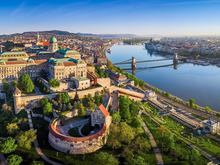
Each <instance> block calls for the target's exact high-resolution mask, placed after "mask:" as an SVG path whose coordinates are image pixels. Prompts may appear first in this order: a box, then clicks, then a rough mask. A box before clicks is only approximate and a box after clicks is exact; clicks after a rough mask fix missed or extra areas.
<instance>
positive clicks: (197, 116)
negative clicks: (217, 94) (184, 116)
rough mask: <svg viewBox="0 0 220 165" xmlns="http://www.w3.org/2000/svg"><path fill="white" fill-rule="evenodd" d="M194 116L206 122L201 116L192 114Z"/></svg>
mask: <svg viewBox="0 0 220 165" xmlns="http://www.w3.org/2000/svg"><path fill="white" fill-rule="evenodd" d="M192 116H194V117H196V118H198V119H200V120H206V118H204V117H202V116H199V115H196V114H192Z"/></svg>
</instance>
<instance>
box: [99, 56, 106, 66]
mask: <svg viewBox="0 0 220 165" xmlns="http://www.w3.org/2000/svg"><path fill="white" fill-rule="evenodd" d="M107 63H108V59H107V58H106V57H98V58H97V64H107Z"/></svg>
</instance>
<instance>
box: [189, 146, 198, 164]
mask: <svg viewBox="0 0 220 165" xmlns="http://www.w3.org/2000/svg"><path fill="white" fill-rule="evenodd" d="M200 157H201V154H200V153H199V151H198V150H197V149H192V150H189V152H188V161H189V164H190V165H196V164H197V163H198V161H199V158H200Z"/></svg>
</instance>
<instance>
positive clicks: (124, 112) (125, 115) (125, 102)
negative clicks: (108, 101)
mask: <svg viewBox="0 0 220 165" xmlns="http://www.w3.org/2000/svg"><path fill="white" fill-rule="evenodd" d="M130 104H131V102H130V100H129V99H128V98H125V97H124V96H122V95H120V96H119V109H120V111H119V113H120V116H121V118H122V119H125V120H129V119H130V116H131V114H130V110H129V105H130Z"/></svg>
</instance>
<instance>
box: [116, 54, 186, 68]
mask: <svg viewBox="0 0 220 165" xmlns="http://www.w3.org/2000/svg"><path fill="white" fill-rule="evenodd" d="M184 59H187V57H182V56H179V57H178V54H177V53H176V54H175V55H174V58H166V59H157V60H139V59H136V58H135V57H134V56H133V57H132V59H128V60H125V61H123V62H119V63H114V65H124V64H131V66H132V67H136V64H137V63H145V62H157V61H167V60H173V62H178V60H184Z"/></svg>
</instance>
